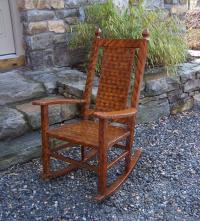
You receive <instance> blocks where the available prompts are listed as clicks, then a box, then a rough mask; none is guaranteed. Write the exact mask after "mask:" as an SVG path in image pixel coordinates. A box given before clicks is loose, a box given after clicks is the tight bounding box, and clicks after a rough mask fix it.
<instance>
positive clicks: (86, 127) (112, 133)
mask: <svg viewBox="0 0 200 221" xmlns="http://www.w3.org/2000/svg"><path fill="white" fill-rule="evenodd" d="M129 133H130V132H129V131H127V130H126V129H125V128H121V127H116V126H111V125H108V127H107V130H106V139H105V141H106V145H108V146H109V147H110V146H112V145H113V144H115V143H116V142H117V141H119V140H121V139H123V138H125V137H127V136H128V135H129ZM47 134H48V136H49V137H53V138H57V139H61V140H64V141H69V142H72V143H74V144H80V145H84V146H88V147H98V145H99V123H97V122H94V121H88V120H82V121H80V122H78V123H73V124H66V125H63V126H61V127H59V128H53V129H49V130H48V131H47Z"/></svg>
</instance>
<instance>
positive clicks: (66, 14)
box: [19, 0, 103, 69]
mask: <svg viewBox="0 0 200 221" xmlns="http://www.w3.org/2000/svg"><path fill="white" fill-rule="evenodd" d="M94 2H95V0H90V1H87V0H21V1H19V8H20V11H21V20H22V23H23V27H24V46H25V54H26V59H27V65H28V66H30V67H31V68H32V69H44V68H46V67H52V66H59V67H62V66H70V65H73V64H77V63H80V62H83V61H84V59H85V54H86V53H83V52H84V51H83V49H77V50H70V49H69V47H68V41H69V39H70V38H71V36H72V30H73V29H74V27H75V26H76V25H77V23H78V22H79V21H82V20H84V17H85V15H84V7H86V6H87V5H90V4H92V3H94ZM96 2H97V1H96ZM98 2H103V1H102V0H101V1H98Z"/></svg>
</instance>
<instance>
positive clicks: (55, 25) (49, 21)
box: [18, 0, 187, 69]
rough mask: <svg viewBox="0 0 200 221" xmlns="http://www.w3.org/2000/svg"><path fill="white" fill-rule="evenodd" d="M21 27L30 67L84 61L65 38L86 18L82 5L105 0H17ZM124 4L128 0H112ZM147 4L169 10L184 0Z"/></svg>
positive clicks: (152, 0)
mask: <svg viewBox="0 0 200 221" xmlns="http://www.w3.org/2000/svg"><path fill="white" fill-rule="evenodd" d="M18 1H19V8H20V11H21V21H22V23H23V27H24V29H23V30H24V47H25V54H26V61H27V65H28V66H29V67H31V68H32V69H44V68H46V67H53V66H56V67H63V66H72V65H73V64H77V63H81V62H83V61H84V59H85V56H86V53H85V51H84V50H83V49H80V48H79V49H76V50H70V49H69V47H68V41H69V39H70V38H71V37H72V35H73V33H72V29H73V30H75V27H76V25H77V23H78V22H79V21H83V20H84V18H85V14H84V8H85V7H87V6H88V5H90V4H93V3H95V2H98V3H101V2H105V1H106V0H98V1H97V0H89V1H88V0H18ZM113 2H114V3H115V5H117V6H118V7H122V8H124V7H126V6H127V5H128V0H113ZM144 4H145V6H146V7H148V8H151V9H152V8H164V7H166V8H168V9H169V10H171V11H172V13H180V12H181V13H182V11H184V10H185V9H187V0H186V1H183V0H179V1H177V0H176V1H174V0H165V1H164V0H148V1H147V0H145V1H144Z"/></svg>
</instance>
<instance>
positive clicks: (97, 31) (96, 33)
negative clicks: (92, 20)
mask: <svg viewBox="0 0 200 221" xmlns="http://www.w3.org/2000/svg"><path fill="white" fill-rule="evenodd" d="M95 36H96V38H100V37H101V29H100V28H97V29H96V32H95Z"/></svg>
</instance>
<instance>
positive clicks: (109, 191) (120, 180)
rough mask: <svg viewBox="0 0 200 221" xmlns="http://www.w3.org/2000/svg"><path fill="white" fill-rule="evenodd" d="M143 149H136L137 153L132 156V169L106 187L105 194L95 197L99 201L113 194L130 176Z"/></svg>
mask: <svg viewBox="0 0 200 221" xmlns="http://www.w3.org/2000/svg"><path fill="white" fill-rule="evenodd" d="M141 153H142V151H141V150H140V149H138V150H136V151H135V154H134V155H133V156H132V158H131V166H130V170H129V171H128V172H124V173H123V174H122V175H120V176H119V177H118V178H117V179H116V180H115V181H114V182H113V183H112V184H111V185H110V186H109V187H107V188H106V190H105V192H104V194H97V196H96V197H95V198H94V199H95V200H97V201H102V200H104V199H105V198H106V197H108V196H110V195H111V194H113V193H114V192H115V191H116V190H117V189H118V188H119V187H120V186H121V185H122V184H123V183H124V182H125V181H126V179H127V178H128V176H129V174H130V173H131V171H132V170H133V168H134V167H135V166H136V163H137V161H138V160H139V158H140V155H141Z"/></svg>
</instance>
